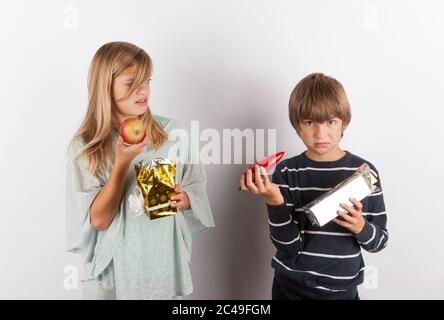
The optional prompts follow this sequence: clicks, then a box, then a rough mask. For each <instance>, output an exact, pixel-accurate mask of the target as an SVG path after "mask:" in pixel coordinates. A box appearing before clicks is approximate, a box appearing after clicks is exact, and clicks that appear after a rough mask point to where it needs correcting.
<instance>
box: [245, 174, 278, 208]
mask: <svg viewBox="0 0 444 320" xmlns="http://www.w3.org/2000/svg"><path fill="white" fill-rule="evenodd" d="M254 170H255V179H254V182H253V174H252V172H251V169H248V170H247V173H246V174H243V175H242V176H241V179H240V187H241V190H243V191H246V192H251V193H253V194H257V195H261V196H263V197H264V198H265V201H266V202H267V203H268V204H269V205H281V204H283V203H284V197H283V196H282V194H281V191H280V190H279V187H278V186H277V185H276V184H274V183H271V182H270V179H269V178H268V175H267V171H265V169H264V168H263V167H261V166H259V165H255V166H254Z"/></svg>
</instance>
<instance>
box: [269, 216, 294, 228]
mask: <svg viewBox="0 0 444 320" xmlns="http://www.w3.org/2000/svg"><path fill="white" fill-rule="evenodd" d="M290 222H291V218H290V219H289V220H288V221H285V222H282V223H273V222H271V221H270V219H268V224H269V225H270V226H273V227H282V226H285V225H286V224H289V223H290Z"/></svg>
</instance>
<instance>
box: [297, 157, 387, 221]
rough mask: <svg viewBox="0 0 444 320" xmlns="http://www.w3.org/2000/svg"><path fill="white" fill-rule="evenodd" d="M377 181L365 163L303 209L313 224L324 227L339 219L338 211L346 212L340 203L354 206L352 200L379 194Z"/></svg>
mask: <svg viewBox="0 0 444 320" xmlns="http://www.w3.org/2000/svg"><path fill="white" fill-rule="evenodd" d="M377 181H378V180H376V178H375V176H374V175H373V174H372V173H371V171H370V167H369V165H368V164H366V163H364V164H362V165H361V166H360V167H359V168H358V169H357V170H356V172H354V173H353V174H352V175H351V176H350V177H348V178H347V179H345V180H344V181H342V182H341V183H339V184H338V185H337V186H335V187H333V188H332V189H330V190H329V191H327V192H326V193H324V194H323V195H321V196H320V197H318V198H316V199H315V200H313V201H312V202H310V203H309V204H307V205H306V206H304V207H303V208H302V209H303V210H304V211H305V213H306V214H307V215H308V218H309V219H310V221H311V223H312V224H314V225H317V226H320V227H322V226H324V225H325V224H327V223H328V222H330V221H331V220H332V219H334V218H336V217H338V215H337V214H336V212H337V211H338V210H344V209H343V208H341V207H340V206H339V205H340V203H345V204H348V205H350V206H353V204H352V203H351V202H350V201H349V199H350V198H355V199H356V200H358V201H361V200H362V199H364V198H365V197H367V196H368V195H370V194H371V193H373V192H378V191H379V188H378V187H377V186H376V185H375V184H376V182H377Z"/></svg>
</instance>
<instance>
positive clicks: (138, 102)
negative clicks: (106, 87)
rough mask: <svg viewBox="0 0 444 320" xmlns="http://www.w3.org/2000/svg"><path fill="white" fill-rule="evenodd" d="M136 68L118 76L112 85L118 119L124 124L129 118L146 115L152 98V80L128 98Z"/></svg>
mask: <svg viewBox="0 0 444 320" xmlns="http://www.w3.org/2000/svg"><path fill="white" fill-rule="evenodd" d="M135 70H136V67H135V66H134V67H130V68H128V69H126V70H125V71H124V72H122V73H121V74H120V75H119V76H117V77H116V78H115V79H114V81H113V85H112V93H113V98H114V102H115V104H116V107H117V110H116V114H117V118H118V120H119V123H122V121H124V120H125V119H127V118H134V117H138V116H140V115H142V114H144V113H145V111H146V109H147V108H148V100H149V98H150V84H149V81H150V79H146V81H144V82H143V83H142V84H141V85H140V86H139V87H138V88H137V89H136V91H134V93H133V94H132V95H131V96H129V97H127V96H128V92H129V88H130V87H131V84H132V81H133V78H134V73H135Z"/></svg>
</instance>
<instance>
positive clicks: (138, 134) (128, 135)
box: [119, 118, 146, 145]
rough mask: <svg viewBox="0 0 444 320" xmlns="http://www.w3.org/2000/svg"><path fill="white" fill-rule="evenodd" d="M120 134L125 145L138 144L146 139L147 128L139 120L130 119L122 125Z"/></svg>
mask: <svg viewBox="0 0 444 320" xmlns="http://www.w3.org/2000/svg"><path fill="white" fill-rule="evenodd" d="M119 133H120V135H121V136H122V138H123V141H124V142H125V144H127V145H128V144H136V143H139V142H141V141H142V140H143V139H144V138H145V134H146V128H145V126H144V124H143V122H142V121H141V120H140V119H138V118H129V119H126V120H125V121H123V122H122V123H121V124H120V128H119Z"/></svg>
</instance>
